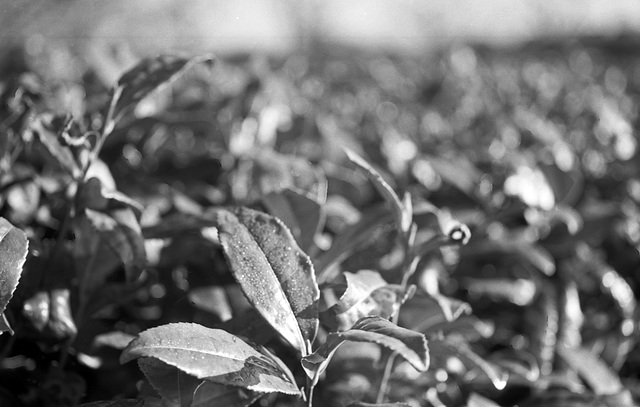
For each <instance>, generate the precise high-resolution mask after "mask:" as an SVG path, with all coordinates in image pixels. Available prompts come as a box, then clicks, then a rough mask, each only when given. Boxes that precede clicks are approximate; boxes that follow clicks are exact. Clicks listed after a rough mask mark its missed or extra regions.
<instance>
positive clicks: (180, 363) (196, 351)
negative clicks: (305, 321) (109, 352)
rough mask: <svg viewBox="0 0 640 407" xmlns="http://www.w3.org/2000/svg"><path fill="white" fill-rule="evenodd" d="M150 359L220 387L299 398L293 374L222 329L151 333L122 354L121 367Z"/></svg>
mask: <svg viewBox="0 0 640 407" xmlns="http://www.w3.org/2000/svg"><path fill="white" fill-rule="evenodd" d="M141 357H151V358H156V359H159V360H161V361H162V362H164V363H166V364H168V365H171V366H175V367H177V368H178V369H180V370H181V371H183V372H185V373H187V374H189V375H192V376H195V377H197V378H199V379H206V380H209V381H212V382H216V383H220V384H230V385H234V386H240V387H244V388H247V389H250V390H255V391H261V392H280V393H285V394H296V395H297V394H300V392H299V390H298V388H297V386H296V384H295V380H294V379H293V377H292V374H291V372H289V371H285V370H283V368H282V366H283V364H282V363H277V362H276V361H274V360H273V359H272V358H271V357H269V356H266V355H264V354H262V353H261V352H259V351H258V350H256V349H255V348H253V347H252V346H250V345H249V344H247V343H246V342H244V341H243V340H242V339H240V338H238V337H236V336H234V335H231V334H230V333H228V332H225V331H222V330H220V329H209V328H205V327H203V326H200V325H197V324H191V323H175V324H168V325H163V326H160V327H156V328H151V329H148V330H146V331H144V332H142V333H141V334H140V335H138V337H137V338H136V339H134V340H133V341H132V342H131V343H130V344H129V346H127V348H126V349H125V350H124V351H123V352H122V356H121V357H120V361H121V363H126V362H128V361H131V360H133V359H137V358H141Z"/></svg>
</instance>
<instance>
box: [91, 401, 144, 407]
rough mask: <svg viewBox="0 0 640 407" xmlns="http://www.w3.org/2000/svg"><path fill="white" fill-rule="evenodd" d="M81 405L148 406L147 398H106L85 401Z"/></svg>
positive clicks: (106, 406)
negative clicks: (89, 401) (103, 399)
mask: <svg viewBox="0 0 640 407" xmlns="http://www.w3.org/2000/svg"><path fill="white" fill-rule="evenodd" d="M81 407H148V404H147V402H146V400H145V399H122V400H111V401H109V400H105V401H93V402H91V403H84V404H82V405H81Z"/></svg>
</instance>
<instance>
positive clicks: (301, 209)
mask: <svg viewBox="0 0 640 407" xmlns="http://www.w3.org/2000/svg"><path fill="white" fill-rule="evenodd" d="M261 202H262V205H263V206H264V207H265V208H266V210H267V212H269V213H270V214H271V215H273V216H275V217H276V218H278V219H280V220H281V221H283V222H284V224H285V225H287V227H288V228H289V230H290V231H291V233H292V234H293V236H294V237H295V238H296V241H297V242H298V245H299V246H300V248H301V249H302V250H309V249H310V248H311V247H312V246H313V244H314V238H315V236H316V234H317V232H318V230H320V228H321V227H322V225H323V223H324V212H323V210H322V206H321V203H319V202H317V201H315V200H313V199H311V198H309V197H307V196H306V195H303V194H300V193H299V192H296V191H293V190H291V189H284V190H282V191H280V192H273V193H270V194H267V195H265V196H263V197H262V200H261Z"/></svg>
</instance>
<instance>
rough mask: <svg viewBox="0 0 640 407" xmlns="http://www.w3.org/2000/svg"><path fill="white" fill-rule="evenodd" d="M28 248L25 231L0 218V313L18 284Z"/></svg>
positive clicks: (5, 307)
mask: <svg viewBox="0 0 640 407" xmlns="http://www.w3.org/2000/svg"><path fill="white" fill-rule="evenodd" d="M28 248H29V241H28V240H27V236H26V235H25V234H24V232H23V231H22V230H20V229H18V228H16V227H15V226H13V225H12V224H11V223H9V221H7V220H6V219H5V218H0V259H2V260H1V261H0V314H2V313H4V310H5V309H7V305H8V304H9V301H10V300H11V297H13V292H14V291H15V290H16V287H17V286H18V281H19V280H20V276H21V274H22V266H23V265H24V262H25V260H26V259H27V252H28ZM7 326H8V324H7ZM0 332H6V331H4V330H3V331H0Z"/></svg>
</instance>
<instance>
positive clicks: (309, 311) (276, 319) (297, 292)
mask: <svg viewBox="0 0 640 407" xmlns="http://www.w3.org/2000/svg"><path fill="white" fill-rule="evenodd" d="M216 221H217V226H218V232H219V238H220V242H221V243H222V247H223V249H224V253H225V256H226V258H227V262H228V263H229V265H230V268H231V271H232V273H233V275H234V277H235V278H236V280H238V282H239V283H240V286H241V287H242V290H243V292H244V293H245V296H246V297H247V299H248V300H249V302H250V303H251V304H252V305H253V306H254V307H255V308H256V309H257V310H258V312H259V313H260V314H261V315H262V316H263V318H264V319H265V320H267V321H268V322H269V323H270V324H271V326H272V327H273V328H274V329H275V330H276V331H278V332H279V333H280V334H281V335H282V336H283V337H284V338H285V339H286V340H287V342H289V343H290V344H291V345H293V346H294V347H296V348H297V349H298V350H300V351H301V352H302V353H303V354H307V353H308V349H307V344H306V341H313V339H314V338H315V335H316V330H317V327H318V299H319V296H320V292H319V290H318V286H317V284H316V281H315V273H314V270H313V264H312V263H311V260H310V259H309V257H308V256H307V255H306V254H305V253H304V252H303V251H302V250H300V248H299V247H298V245H297V244H296V242H295V240H294V239H293V236H292V235H291V232H290V231H289V230H288V229H287V227H286V226H285V225H284V224H283V223H282V221H280V220H279V219H278V218H275V217H273V216H270V215H268V214H266V213H263V212H259V211H254V210H251V209H248V208H244V207H238V208H235V209H230V210H222V209H221V210H219V211H218V212H217V218H216Z"/></svg>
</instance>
